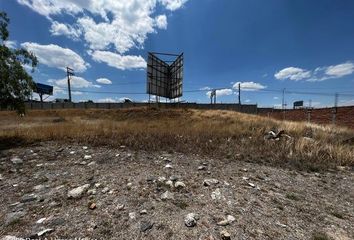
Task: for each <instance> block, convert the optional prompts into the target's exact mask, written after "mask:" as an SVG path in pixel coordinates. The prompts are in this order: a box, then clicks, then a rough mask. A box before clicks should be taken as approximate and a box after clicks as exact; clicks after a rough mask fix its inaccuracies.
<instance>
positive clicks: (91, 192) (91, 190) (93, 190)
mask: <svg viewBox="0 0 354 240" xmlns="http://www.w3.org/2000/svg"><path fill="white" fill-rule="evenodd" d="M87 194H88V195H96V189H94V188H92V189H89V190H88V191H87Z"/></svg>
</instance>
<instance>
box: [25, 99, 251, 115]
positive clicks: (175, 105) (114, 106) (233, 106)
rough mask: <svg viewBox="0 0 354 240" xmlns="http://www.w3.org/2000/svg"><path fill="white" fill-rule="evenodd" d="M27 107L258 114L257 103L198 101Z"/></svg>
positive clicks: (29, 104) (34, 105)
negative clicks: (184, 109)
mask: <svg viewBox="0 0 354 240" xmlns="http://www.w3.org/2000/svg"><path fill="white" fill-rule="evenodd" d="M25 105H26V108H27V109H44V110H45V109H47V110H48V109H89V108H96V109H121V108H132V107H148V106H158V107H159V108H190V109H218V110H232V111H239V112H243V113H250V114H257V105H251V104H250V105H242V106H240V105H239V104H198V103H158V104H157V103H151V104H149V103H93V102H80V103H73V102H63V103H51V102H43V103H40V102H27V103H25Z"/></svg>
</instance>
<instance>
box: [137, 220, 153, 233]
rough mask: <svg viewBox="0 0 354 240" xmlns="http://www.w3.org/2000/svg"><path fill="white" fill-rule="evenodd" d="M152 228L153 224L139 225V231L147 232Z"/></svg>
mask: <svg viewBox="0 0 354 240" xmlns="http://www.w3.org/2000/svg"><path fill="white" fill-rule="evenodd" d="M153 226H154V223H152V222H149V221H142V222H141V223H140V231H141V232H146V231H147V230H149V229H151V228H152V227H153Z"/></svg>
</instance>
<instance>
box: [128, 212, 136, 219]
mask: <svg viewBox="0 0 354 240" xmlns="http://www.w3.org/2000/svg"><path fill="white" fill-rule="evenodd" d="M129 218H130V219H132V220H133V219H135V218H136V213H135V212H130V213H129Z"/></svg>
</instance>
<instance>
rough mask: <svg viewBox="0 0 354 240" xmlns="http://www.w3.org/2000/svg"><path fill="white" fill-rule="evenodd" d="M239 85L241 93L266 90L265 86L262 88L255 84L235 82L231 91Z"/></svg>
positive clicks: (260, 85)
mask: <svg viewBox="0 0 354 240" xmlns="http://www.w3.org/2000/svg"><path fill="white" fill-rule="evenodd" d="M239 84H241V86H240V87H241V90H242V91H258V90H262V89H265V88H267V86H264V85H262V84H260V83H256V82H236V83H235V84H234V85H233V86H232V88H233V89H238V85H239Z"/></svg>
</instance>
